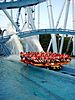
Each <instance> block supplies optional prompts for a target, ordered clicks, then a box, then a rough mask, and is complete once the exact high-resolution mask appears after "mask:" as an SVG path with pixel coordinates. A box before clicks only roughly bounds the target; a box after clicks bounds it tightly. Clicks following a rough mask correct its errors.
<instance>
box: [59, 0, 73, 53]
mask: <svg viewBox="0 0 75 100" xmlns="http://www.w3.org/2000/svg"><path fill="white" fill-rule="evenodd" d="M70 1H71V0H67V6H66V13H65V20H64V29H66V25H67V20H68V13H69V6H70ZM63 43H64V35H62V40H61V45H60V50H59V53H60V54H61V53H62V48H63Z"/></svg>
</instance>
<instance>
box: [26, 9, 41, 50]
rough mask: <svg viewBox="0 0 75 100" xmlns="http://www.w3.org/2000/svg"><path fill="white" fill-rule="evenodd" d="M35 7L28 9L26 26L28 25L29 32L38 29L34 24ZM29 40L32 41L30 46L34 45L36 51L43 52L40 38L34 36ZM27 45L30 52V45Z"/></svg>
mask: <svg viewBox="0 0 75 100" xmlns="http://www.w3.org/2000/svg"><path fill="white" fill-rule="evenodd" d="M33 13H34V11H33V7H27V8H26V22H27V23H26V25H27V29H29V30H35V29H36V27H35V23H34V18H33ZM29 40H30V41H31V42H30V43H29V44H31V45H32V47H33V48H35V51H38V52H40V51H43V48H42V47H41V45H40V42H39V38H38V36H32V37H29ZM29 44H28V43H27V45H28V46H27V50H29V48H30V45H29Z"/></svg>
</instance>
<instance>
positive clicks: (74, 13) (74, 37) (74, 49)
mask: <svg viewBox="0 0 75 100" xmlns="http://www.w3.org/2000/svg"><path fill="white" fill-rule="evenodd" d="M72 15H73V30H75V3H74V0H72ZM73 55H75V35H74V36H73Z"/></svg>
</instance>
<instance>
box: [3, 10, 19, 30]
mask: <svg viewBox="0 0 75 100" xmlns="http://www.w3.org/2000/svg"><path fill="white" fill-rule="evenodd" d="M3 12H4V13H5V15H6V16H7V17H8V19H9V20H10V21H11V23H12V24H13V25H14V27H15V28H16V30H17V31H18V32H20V29H19V27H18V26H17V25H16V23H15V22H14V21H13V19H12V17H11V16H10V15H9V13H8V12H7V11H6V10H4V9H3Z"/></svg>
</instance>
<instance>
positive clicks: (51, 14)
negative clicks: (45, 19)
mask: <svg viewBox="0 0 75 100" xmlns="http://www.w3.org/2000/svg"><path fill="white" fill-rule="evenodd" d="M48 7H49V8H48V13H49V14H50V18H51V20H50V19H49V21H50V22H49V24H50V28H54V19H53V13H52V5H51V0H48ZM51 37H52V46H53V52H55V53H57V42H56V36H55V34H51ZM50 43H51V41H50ZM50 43H49V46H48V50H49V47H50Z"/></svg>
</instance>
